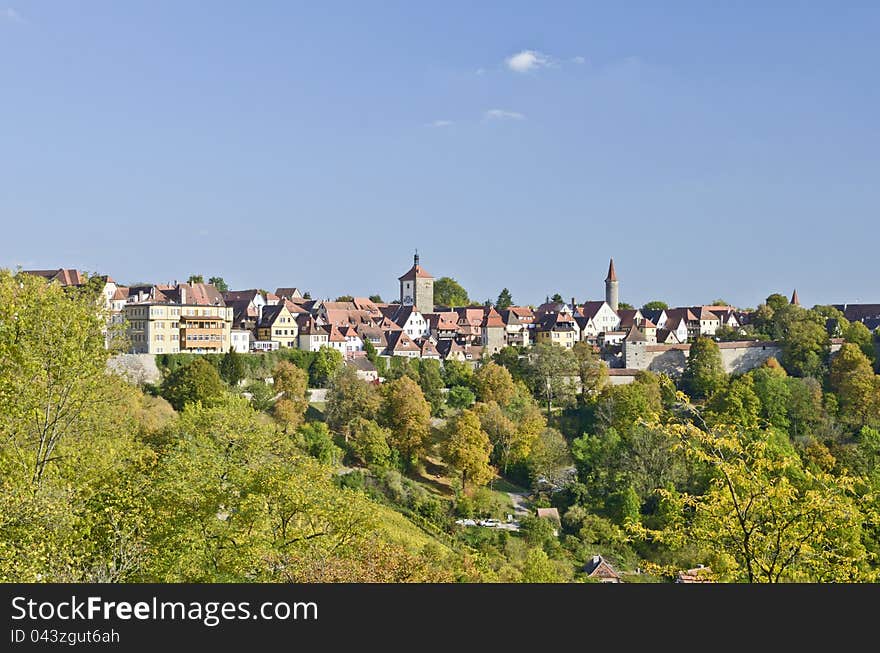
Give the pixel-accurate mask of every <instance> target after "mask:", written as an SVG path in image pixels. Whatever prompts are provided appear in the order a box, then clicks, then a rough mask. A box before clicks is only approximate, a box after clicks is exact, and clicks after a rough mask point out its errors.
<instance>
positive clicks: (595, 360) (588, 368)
mask: <svg viewBox="0 0 880 653" xmlns="http://www.w3.org/2000/svg"><path fill="white" fill-rule="evenodd" d="M571 351H572V353H573V354H574V358H575V360H576V361H577V368H578V377H579V378H580V382H581V390H580V394H579V398H580V401H581V404H586V403H587V402H588V401H589V400H590V399H592V398H594V397H596V396H597V395H598V394H599V393H600V392H601V391H602V389H603V388H604V387H605V384H606V383H608V366H607V365H606V364H605V363H604V362H602V359H601V358H599V355H598V354H596V352H595V351H594V350H593V346H592V345H590V344H589V343H587V342H584V341H580V342H576V343H575V344H574V347H572V350H571Z"/></svg>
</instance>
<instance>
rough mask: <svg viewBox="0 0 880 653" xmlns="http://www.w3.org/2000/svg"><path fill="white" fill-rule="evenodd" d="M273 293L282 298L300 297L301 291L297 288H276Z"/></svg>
mask: <svg viewBox="0 0 880 653" xmlns="http://www.w3.org/2000/svg"><path fill="white" fill-rule="evenodd" d="M275 294H276V295H278V296H279V297H281V298H283V299H294V298H297V299H301V298H302V293H301V292H300V291H299V288H276V289H275Z"/></svg>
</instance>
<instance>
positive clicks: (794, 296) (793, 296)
mask: <svg viewBox="0 0 880 653" xmlns="http://www.w3.org/2000/svg"><path fill="white" fill-rule="evenodd" d="M791 305H792V306H800V305H801V300H800V297H798V294H797V288H795V289H794V292H793V293H791Z"/></svg>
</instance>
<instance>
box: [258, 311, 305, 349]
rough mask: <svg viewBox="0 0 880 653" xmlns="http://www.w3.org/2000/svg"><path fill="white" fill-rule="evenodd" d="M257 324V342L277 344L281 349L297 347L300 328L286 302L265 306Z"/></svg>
mask: <svg viewBox="0 0 880 653" xmlns="http://www.w3.org/2000/svg"><path fill="white" fill-rule="evenodd" d="M261 310H262V313H261V315H260V319H259V321H258V322H257V340H260V341H263V342H265V341H268V340H271V341H273V342H277V343H278V346H279V347H296V343H297V338H298V336H299V327H298V326H297V324H296V318H294V317H293V313H291V312H290V311H289V310H287V306H286V305H285V304H284V302H281V303H279V304H275V305H274V306H263V307H262V309H261Z"/></svg>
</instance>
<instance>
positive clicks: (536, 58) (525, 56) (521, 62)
mask: <svg viewBox="0 0 880 653" xmlns="http://www.w3.org/2000/svg"><path fill="white" fill-rule="evenodd" d="M505 63H506V64H507V67H508V68H510V69H511V70H512V71H513V72H515V73H527V72H529V71H530V70H537V69H538V68H546V67H547V66H550V65H552V64H553V62H552V60H551V59H550V57H548V56H547V55H546V54H542V53H540V52H538V51H536V50H523V51H522V52H518V53H516V54H515V55H513V56H510V57H508V58H507V59H505Z"/></svg>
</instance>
